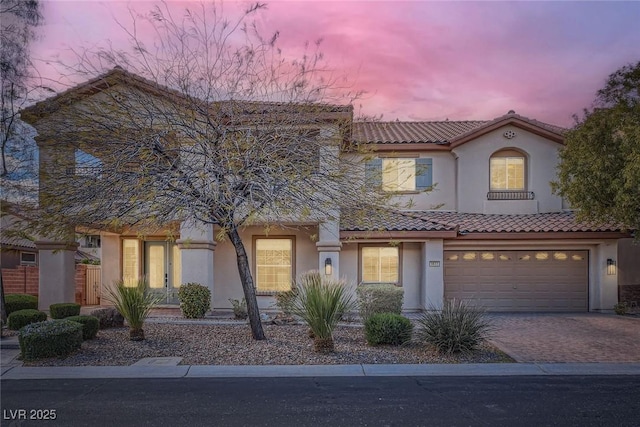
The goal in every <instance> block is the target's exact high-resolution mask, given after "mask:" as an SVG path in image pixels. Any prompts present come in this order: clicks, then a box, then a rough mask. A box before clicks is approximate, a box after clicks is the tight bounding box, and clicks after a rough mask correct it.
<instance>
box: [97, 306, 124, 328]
mask: <svg viewBox="0 0 640 427" xmlns="http://www.w3.org/2000/svg"><path fill="white" fill-rule="evenodd" d="M91 316H93V317H96V318H98V321H99V322H100V329H106V328H117V327H121V326H124V317H122V314H120V312H119V311H118V310H116V309H115V308H113V307H107V308H99V309H97V310H93V311H92V312H91Z"/></svg>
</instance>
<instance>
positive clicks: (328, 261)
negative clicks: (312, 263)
mask: <svg viewBox="0 0 640 427" xmlns="http://www.w3.org/2000/svg"><path fill="white" fill-rule="evenodd" d="M331 273H333V267H332V266H331V258H327V259H325V260H324V274H325V275H327V276H331Z"/></svg>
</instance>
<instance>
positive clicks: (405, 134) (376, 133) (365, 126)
mask: <svg viewBox="0 0 640 427" xmlns="http://www.w3.org/2000/svg"><path fill="white" fill-rule="evenodd" d="M485 123H487V122H486V121H444V122H354V123H353V140H354V141H355V142H358V143H377V144H403V143H415V142H418V143H433V144H446V143H447V142H449V140H451V139H452V138H454V137H456V136H459V135H463V134H466V133H467V132H469V131H472V130H473V129H475V128H477V127H479V126H481V125H483V124H485Z"/></svg>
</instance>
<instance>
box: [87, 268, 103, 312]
mask: <svg viewBox="0 0 640 427" xmlns="http://www.w3.org/2000/svg"><path fill="white" fill-rule="evenodd" d="M101 278H102V274H101V270H100V266H99V265H88V266H87V283H86V287H85V295H86V299H87V303H86V304H87V305H99V304H100V288H101V286H100V284H101V283H100V282H101Z"/></svg>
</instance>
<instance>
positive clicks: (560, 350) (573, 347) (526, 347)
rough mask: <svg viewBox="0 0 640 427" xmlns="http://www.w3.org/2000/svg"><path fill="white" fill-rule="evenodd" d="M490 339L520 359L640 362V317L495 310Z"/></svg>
mask: <svg viewBox="0 0 640 427" xmlns="http://www.w3.org/2000/svg"><path fill="white" fill-rule="evenodd" d="M490 317H491V319H492V320H493V322H494V325H495V327H496V330H495V332H494V333H493V334H492V338H491V341H492V342H493V343H494V344H495V345H496V346H497V347H498V348H500V349H501V350H503V351H504V352H506V353H507V354H508V355H509V356H511V357H513V358H514V359H516V360H517V361H518V362H583V363H584V362H640V317H631V316H616V315H613V314H599V313H579V314H575V313H573V314H564V313H563V314H547V313H544V314H537V313H533V314H532V313H524V314H519V313H504V314H502V313H500V314H497V313H493V314H491V315H490Z"/></svg>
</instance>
